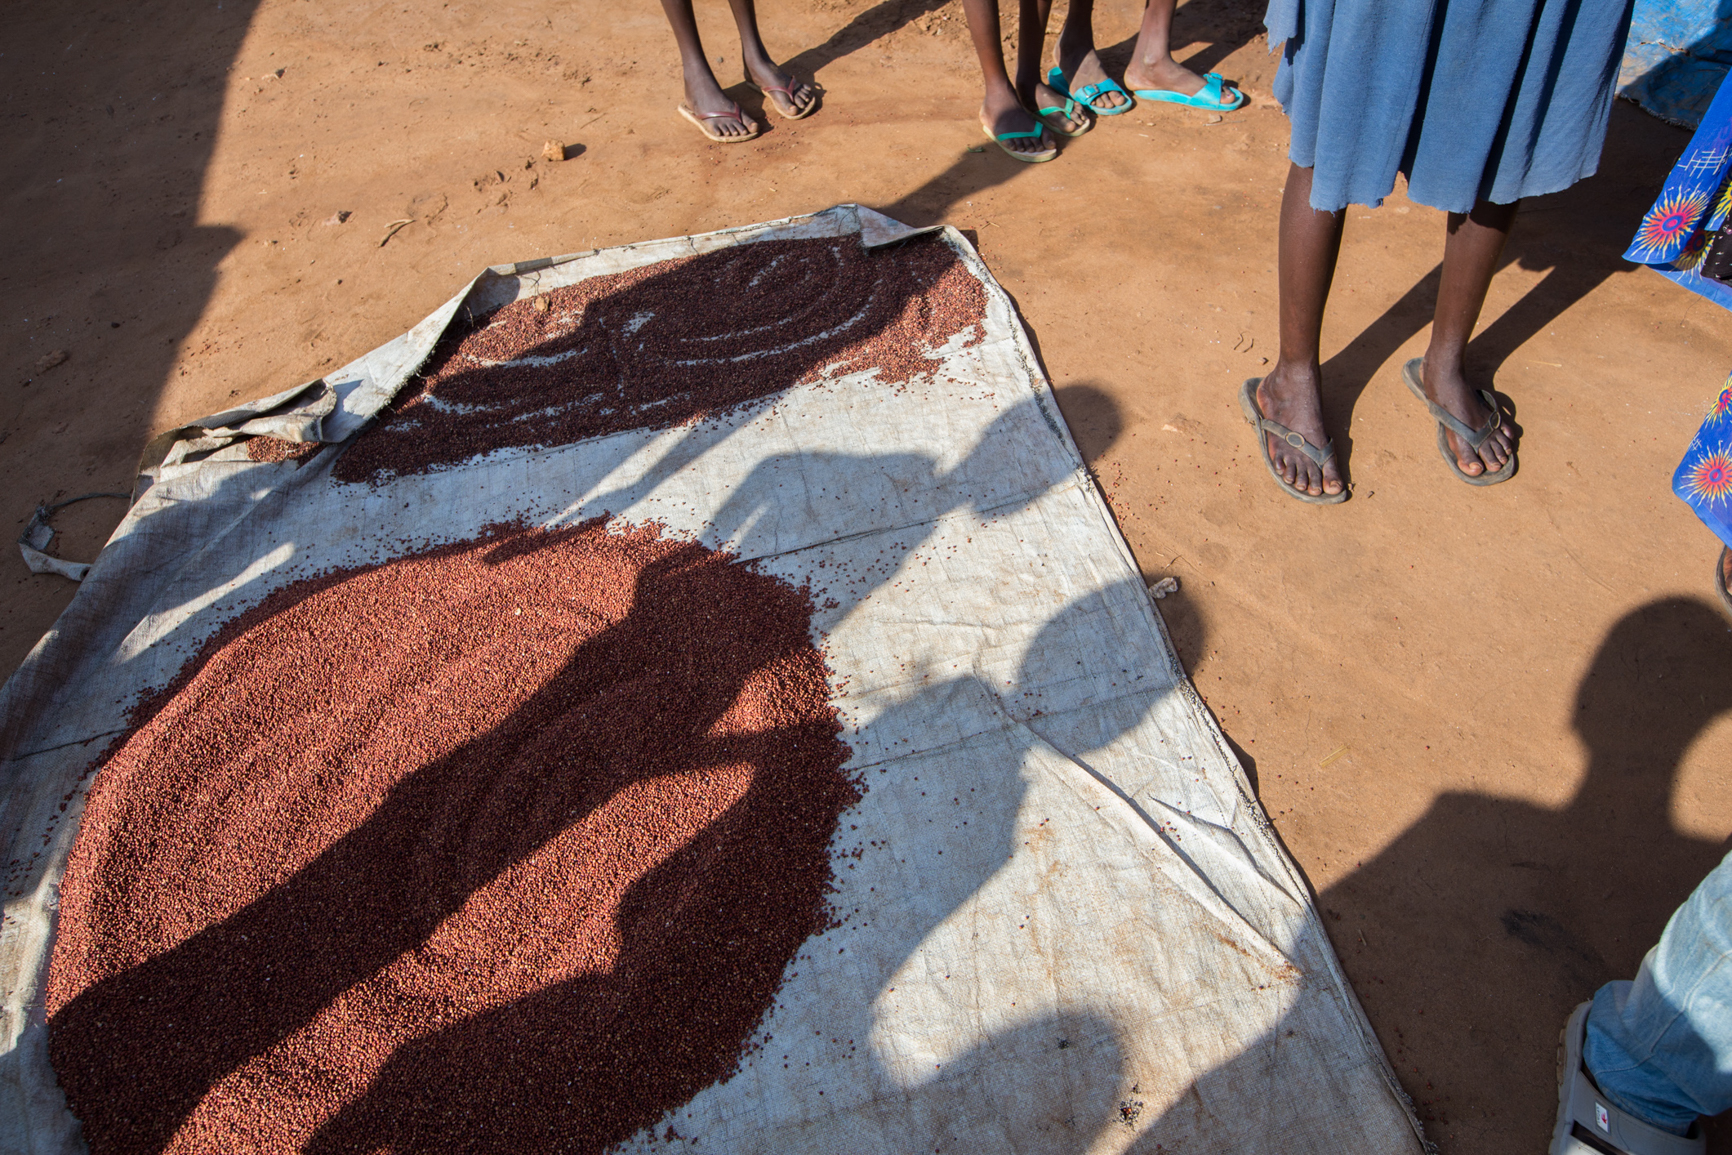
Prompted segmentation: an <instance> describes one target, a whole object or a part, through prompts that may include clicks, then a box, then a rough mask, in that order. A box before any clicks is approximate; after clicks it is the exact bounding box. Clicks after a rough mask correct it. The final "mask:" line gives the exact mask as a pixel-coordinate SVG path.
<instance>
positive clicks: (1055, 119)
mask: <svg viewBox="0 0 1732 1155" xmlns="http://www.w3.org/2000/svg"><path fill="white" fill-rule="evenodd" d="M1017 95H1018V96H1020V97H1021V98H1022V102H1023V104H1024V106H1025V107H1028V108H1059V109H1062V108H1063V107H1064V106H1065V104H1066V103H1067V101H1066V98H1065V95H1064V93H1062V92H1059V91H1058V90H1057V89H1054V88H1048V87H1047V86H1046V85H1044V84H1036V85H1035V86H1034V87H1033V88H1032V89H1031V90H1029V91H1028V92H1019V93H1018V94H1017ZM1078 105H1079V107H1078V110H1077V111H1076V112H1074V113H1072V114H1071V115H1069V116H1066V115H1065V114H1064V113H1063V112H1049V113H1047V114H1046V115H1045V116H1044V117H1038V118H1037V119H1041V120H1044V121H1046V122H1047V126H1048V127H1049V128H1052V129H1054V130H1055V131H1058V132H1062V133H1066V134H1068V135H1071V136H1075V135H1077V134H1078V133H1080V132H1082V131H1083V130H1084V129H1086V128H1088V126H1089V121H1088V113H1086V112H1083V111H1082V108H1085V107H1087V106H1086V105H1083V104H1082V103H1081V102H1080V101H1079V102H1078Z"/></svg>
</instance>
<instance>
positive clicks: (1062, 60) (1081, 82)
mask: <svg viewBox="0 0 1732 1155" xmlns="http://www.w3.org/2000/svg"><path fill="white" fill-rule="evenodd" d="M1067 23H1068V22H1067ZM1058 66H1059V69H1060V71H1062V72H1063V73H1064V82H1065V85H1066V87H1068V88H1069V89H1070V90H1071V91H1072V92H1076V91H1077V90H1078V89H1082V88H1087V87H1088V86H1089V85H1091V84H1099V83H1100V82H1101V81H1103V80H1110V79H1112V78H1111V77H1110V76H1108V75H1107V70H1106V69H1105V68H1102V67H1101V58H1100V57H1099V56H1096V55H1095V46H1094V45H1093V44H1088V43H1072V42H1067V41H1066V39H1065V37H1064V36H1063V35H1061V36H1060V37H1059V39H1058ZM1086 103H1087V104H1088V106H1089V107H1090V108H1092V109H1094V110H1095V111H1097V112H1100V111H1104V110H1106V109H1111V108H1120V107H1122V106H1124V105H1125V104H1127V103H1129V102H1128V101H1127V100H1126V98H1125V97H1124V95H1123V94H1121V93H1117V92H1110V91H1109V92H1099V93H1096V94H1095V97H1094V99H1093V100H1090V101H1087V102H1086Z"/></svg>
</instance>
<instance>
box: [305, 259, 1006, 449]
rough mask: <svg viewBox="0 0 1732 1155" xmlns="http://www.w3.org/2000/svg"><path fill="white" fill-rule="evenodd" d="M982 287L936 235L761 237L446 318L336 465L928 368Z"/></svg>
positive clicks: (708, 411) (628, 424) (602, 427)
mask: <svg viewBox="0 0 1732 1155" xmlns="http://www.w3.org/2000/svg"><path fill="white" fill-rule="evenodd" d="M985 314H986V293H985V290H984V289H983V288H982V286H981V283H980V281H979V280H978V279H977V278H975V277H974V276H973V275H972V274H971V273H969V271H968V268H967V266H966V265H965V264H964V263H963V262H962V259H961V258H960V257H959V256H958V255H957V254H956V252H955V250H953V249H951V248H950V246H949V245H947V244H945V243H944V241H943V240H942V239H940V238H937V237H927V238H921V239H918V240H914V241H910V242H909V243H907V244H906V245H903V246H901V247H900V248H899V249H897V250H894V251H879V252H868V251H866V250H864V249H862V248H861V247H860V242H859V241H858V239H856V238H854V237H838V238H819V239H815V240H797V241H763V242H759V243H756V244H745V245H736V246H733V247H730V248H726V249H720V250H717V251H715V252H711V253H705V254H703V255H700V256H695V257H681V258H679V259H676V260H670V261H661V262H658V263H656V264H653V265H647V266H645V267H643V268H640V269H632V270H630V271H628V272H623V273H613V274H608V275H605V276H598V277H592V278H590V279H588V280H586V281H581V282H579V283H578V284H575V285H571V286H569V287H567V288H563V289H555V290H553V291H551V292H548V293H545V294H543V295H541V296H539V297H535V298H533V299H526V300H522V301H516V302H514V303H512V304H510V305H506V306H504V307H503V308H500V309H498V310H496V311H495V312H493V313H492V314H491V315H489V316H487V317H486V318H484V319H482V320H480V321H479V322H477V323H476V324H473V325H466V326H453V329H452V331H451V332H450V333H449V334H447V336H446V338H445V339H444V340H443V341H442V342H441V343H440V345H439V347H438V349H436V350H435V352H434V354H433V356H432V357H431V358H430V360H429V362H428V365H427V368H426V370H425V371H424V373H423V374H422V375H421V376H420V377H419V378H417V379H416V380H415V381H414V382H412V383H411V384H409V385H407V386H405V388H404V390H403V392H402V393H401V394H400V395H399V396H398V398H397V399H396V400H395V401H394V402H393V403H392V405H391V407H390V408H389V410H387V412H386V413H385V414H384V415H383V417H382V418H381V420H380V422H379V424H378V425H376V426H375V427H374V428H372V429H371V430H369V431H368V432H366V433H365V434H363V435H362V436H361V437H360V438H358V439H357V440H356V442H355V444H354V445H352V446H350V447H349V449H348V450H347V452H345V453H344V455H343V456H342V457H341V458H340V459H339V460H338V461H337V463H336V466H335V468H334V470H333V475H334V476H335V477H336V478H337V479H338V480H341V481H361V480H366V479H369V478H377V477H380V476H386V475H390V474H392V473H399V474H401V473H417V472H423V471H425V470H426V469H428V468H429V467H431V466H435V465H441V464H449V463H452V462H457V461H463V460H466V459H468V458H470V457H473V456H475V455H477V454H481V453H486V452H488V451H489V450H493V449H501V448H505V447H508V446H546V445H566V444H569V443H571V442H574V441H579V440H582V439H583V438H586V437H595V436H598V435H600V434H605V433H614V432H618V431H620V430H624V429H636V428H642V427H649V428H664V427H666V426H670V425H677V424H680V423H681V422H685V421H691V420H696V419H700V418H703V417H706V416H710V415H713V414H716V413H718V412H721V411H723V410H726V409H728V408H730V407H732V406H735V405H739V404H741V403H743V402H747V401H751V400H754V399H757V398H760V397H764V396H767V395H769V394H771V393H774V392H777V391H779V390H782V389H787V388H789V387H790V386H793V385H797V384H801V383H803V382H807V381H813V380H816V379H818V378H819V377H820V376H822V375H824V374H826V373H841V372H850V371H854V370H862V369H870V368H876V369H877V370H878V374H879V375H878V379H879V380H880V381H881V382H883V383H885V384H893V383H897V382H905V381H907V380H909V379H910V378H912V377H914V376H916V375H918V374H921V373H926V372H930V371H931V370H932V369H933V367H934V366H935V365H936V363H937V362H936V361H935V360H933V359H932V358H930V357H929V356H928V354H929V353H930V351H932V350H934V349H936V348H937V347H939V346H941V345H943V344H944V343H945V342H947V341H948V340H949V339H950V338H951V337H953V336H955V335H957V334H959V333H962V332H965V331H967V330H969V329H971V328H972V329H973V333H972V334H971V338H970V343H974V342H978V341H979V340H980V339H982V338H983V337H984V336H985V327H984V325H983V324H982V322H983V320H984V318H985Z"/></svg>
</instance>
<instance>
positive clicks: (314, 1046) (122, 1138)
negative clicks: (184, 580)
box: [47, 522, 857, 1155]
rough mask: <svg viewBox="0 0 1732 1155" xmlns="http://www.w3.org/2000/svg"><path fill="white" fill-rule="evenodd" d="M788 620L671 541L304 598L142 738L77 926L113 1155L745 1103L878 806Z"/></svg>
mask: <svg viewBox="0 0 1732 1155" xmlns="http://www.w3.org/2000/svg"><path fill="white" fill-rule="evenodd" d="M810 613H811V605H810V601H809V599H808V596H807V594H806V592H805V591H804V590H797V589H794V588H792V587H790V586H788V585H787V584H786V583H783V582H781V581H778V580H777V579H775V578H772V577H769V576H767V575H764V574H761V573H758V572H756V571H755V570H754V569H753V568H751V567H750V566H747V565H742V564H740V563H739V562H737V561H735V560H733V559H731V558H730V557H729V556H728V555H726V554H720V553H716V552H714V551H711V550H708V549H705V548H703V547H701V546H698V545H693V544H689V543H683V542H679V541H674V540H670V539H668V538H666V537H664V536H662V535H661V533H660V532H659V530H658V529H657V528H656V527H654V526H651V527H645V528H622V529H612V530H610V529H609V528H607V527H605V526H603V525H602V524H600V523H599V522H591V523H586V524H584V525H581V526H577V527H574V528H569V529H565V530H561V531H554V532H544V531H542V530H537V529H529V530H525V529H520V528H513V529H501V530H497V531H495V532H493V533H491V534H490V535H488V536H486V537H484V538H482V539H480V540H478V541H474V542H468V543H464V544H460V545H455V546H449V547H444V548H440V549H435V550H431V551H429V552H426V553H422V554H419V555H416V556H412V557H407V558H403V559H400V560H396V561H391V562H388V563H386V564H382V565H379V566H374V567H368V568H361V569H355V570H348V571H344V572H339V573H334V574H331V575H327V576H324V577H320V578H317V579H311V580H306V581H302V582H299V583H297V584H295V585H292V586H289V587H288V588H285V589H283V590H281V591H279V592H277V593H275V594H273V595H271V596H270V597H268V598H267V599H266V600H265V602H264V603H263V604H261V605H260V606H258V607H257V608H255V609H253V610H251V611H248V612H247V613H245V614H242V615H241V616H239V617H238V618H237V619H236V620H234V621H233V622H232V623H230V624H229V625H228V626H226V627H225V628H223V629H222V630H221V632H220V633H219V634H218V635H217V636H216V637H215V638H214V639H213V640H212V641H211V643H210V644H209V645H208V646H206V647H205V649H204V650H203V652H202V653H201V654H200V655H199V656H198V657H197V658H196V659H195V660H193V661H192V662H190V663H189V664H188V666H187V668H186V669H185V670H184V671H183V672H182V673H181V675H180V677H179V678H178V679H177V681H176V682H175V683H174V684H173V685H171V686H169V687H168V688H167V689H166V690H164V691H163V692H162V693H160V694H158V695H156V696H155V697H154V698H153V699H152V700H151V701H149V702H147V703H145V704H144V705H143V706H141V707H140V708H139V715H138V718H137V719H136V721H137V725H136V728H135V729H134V730H133V731H132V732H131V733H130V734H129V735H126V736H124V737H123V738H121V739H120V740H119V742H118V743H117V745H116V747H115V748H114V749H113V751H112V752H111V754H110V755H109V756H108V757H107V760H106V762H105V764H104V765H103V767H102V769H101V771H100V773H99V774H98V776H97V778H96V780H95V784H94V788H93V789H92V791H91V793H90V796H89V799H88V803H87V808H86V810H85V814H84V817H83V824H82V827H81V829H80V832H79V837H78V842H77V844H76V847H75V849H74V851H73V854H72V857H71V861H70V863H69V865H68V867H67V870H66V875H65V880H64V882H63V885H62V890H61V896H60V916H59V918H60V921H59V935H58V938H57V940H56V942H55V947H54V956H53V962H52V968H51V971H50V975H49V982H48V992H47V1010H48V1016H49V1020H48V1021H49V1032H50V1035H49V1042H50V1054H51V1057H52V1059H53V1061H54V1065H55V1069H56V1070H57V1071H58V1073H59V1075H60V1080H61V1084H62V1086H63V1087H64V1088H65V1090H66V1094H67V1097H68V1100H69V1102H70V1103H71V1105H72V1109H73V1111H74V1112H75V1113H76V1114H77V1115H78V1117H79V1118H80V1120H82V1122H83V1126H84V1136H85V1138H86V1140H88V1142H89V1145H90V1149H91V1151H92V1152H93V1153H95V1155H108V1153H111V1152H157V1151H164V1150H168V1151H176V1152H181V1151H187V1152H193V1151H198V1152H224V1153H230V1152H236V1151H246V1152H296V1151H303V1150H305V1151H311V1152H338V1151H364V1152H373V1151H395V1152H458V1151H462V1152H475V1151H500V1152H512V1153H517V1152H528V1151H577V1152H599V1151H602V1150H603V1149H605V1148H606V1147H608V1146H609V1145H610V1144H612V1143H615V1142H617V1141H619V1140H621V1139H623V1138H625V1137H627V1136H629V1135H631V1134H632V1133H634V1132H635V1131H636V1130H637V1129H638V1128H640V1127H643V1126H646V1125H648V1124H651V1123H653V1122H655V1121H656V1120H657V1119H658V1118H659V1117H660V1116H661V1115H662V1114H663V1113H664V1112H665V1111H666V1110H668V1109H671V1108H673V1107H675V1106H678V1105H679V1104H681V1103H683V1102H685V1101H686V1100H688V1099H689V1098H690V1097H691V1096H692V1095H693V1094H695V1093H696V1092H697V1091H699V1090H700V1089H702V1088H703V1087H705V1086H707V1085H709V1084H711V1083H713V1082H715V1081H717V1080H719V1079H723V1078H725V1077H727V1076H728V1075H729V1074H730V1073H731V1072H732V1071H733V1070H735V1069H736V1066H737V1064H738V1063H739V1062H740V1061H741V1059H742V1054H743V1048H745V1047H746V1046H747V1045H748V1041H749V1039H750V1037H751V1035H752V1034H753V1032H754V1030H755V1029H756V1026H757V1024H758V1023H759V1021H760V1019H761V1018H762V1016H763V1014H764V1012H765V1010H766V1009H767V1008H768V1007H770V1006H771V1005H772V1001H773V996H774V994H775V992H776V990H777V988H778V985H779V983H780V982H781V977H782V972H783V968H784V966H785V965H786V964H787V962H788V961H789V960H790V959H791V958H793V957H794V955H795V953H796V951H797V950H798V948H799V946H800V944H801V942H802V941H803V940H804V939H806V938H807V937H808V936H809V935H811V934H812V933H814V932H816V931H818V930H820V929H822V928H823V927H824V926H826V925H827V917H828V912H827V908H826V904H825V894H826V893H827V888H828V887H829V885H830V882H831V866H830V852H829V842H830V838H831V835H832V833H833V831H834V830H835V828H836V825H837V820H838V817H839V816H840V814H841V812H842V811H843V810H844V809H845V808H846V807H848V806H850V805H852V803H853V802H854V800H855V799H856V798H857V794H856V792H855V788H854V786H853V785H852V783H851V782H850V781H849V780H848V778H847V777H846V776H845V775H844V774H843V772H842V765H843V761H844V759H845V757H846V755H847V749H846V747H845V746H843V745H842V743H841V742H840V740H839V738H838V733H839V724H838V722H837V718H836V714H835V711H834V709H833V708H832V707H831V705H830V703H829V691H828V686H827V683H826V669H825V665H824V661H823V659H822V657H821V655H820V654H819V652H818V651H817V650H816V649H814V647H813V645H812V642H811V640H810V636H809V628H810V625H809V620H810Z"/></svg>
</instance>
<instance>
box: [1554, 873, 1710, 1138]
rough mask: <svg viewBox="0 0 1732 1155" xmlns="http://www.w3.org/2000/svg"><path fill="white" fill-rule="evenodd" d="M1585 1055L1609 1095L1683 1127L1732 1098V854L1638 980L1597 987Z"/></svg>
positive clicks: (1663, 1125) (1659, 1123) (1676, 1128)
mask: <svg viewBox="0 0 1732 1155" xmlns="http://www.w3.org/2000/svg"><path fill="white" fill-rule="evenodd" d="M1582 1059H1583V1062H1584V1063H1585V1064H1586V1066H1587V1068H1588V1073H1589V1074H1591V1075H1592V1076H1593V1077H1594V1082H1596V1083H1598V1084H1599V1086H1600V1090H1601V1091H1602V1092H1604V1094H1605V1096H1606V1098H1608V1099H1610V1100H1611V1101H1612V1102H1613V1103H1615V1104H1617V1106H1618V1107H1620V1108H1622V1109H1623V1110H1624V1111H1626V1112H1628V1113H1629V1114H1631V1115H1634V1116H1636V1118H1638V1119H1641V1120H1644V1121H1645V1122H1648V1123H1651V1124H1653V1125H1654V1126H1656V1127H1659V1128H1660V1129H1662V1130H1665V1131H1670V1132H1672V1133H1673V1134H1676V1135H1683V1134H1686V1133H1688V1131H1689V1130H1690V1125H1691V1124H1692V1123H1694V1122H1695V1121H1696V1117H1697V1116H1698V1115H1718V1114H1719V1113H1720V1112H1722V1111H1724V1110H1726V1109H1727V1108H1728V1107H1732V854H1728V855H1727V856H1726V858H1725V859H1724V860H1722V861H1721V863H1720V865H1719V866H1716V867H1715V868H1714V870H1713V872H1712V873H1710V874H1709V875H1708V877H1707V878H1705V879H1703V880H1702V883H1701V885H1699V886H1698V887H1696V889H1695V891H1694V892H1692V893H1691V895H1690V897H1689V898H1687V899H1685V900H1684V905H1683V906H1681V907H1679V908H1678V910H1677V912H1676V913H1675V914H1673V915H1672V920H1671V921H1670V922H1668V923H1667V924H1666V929H1665V931H1664V932H1663V933H1662V934H1661V935H1660V942H1659V945H1658V946H1656V947H1654V949H1653V950H1650V951H1649V952H1648V955H1647V957H1646V958H1644V959H1643V960H1642V965H1641V968H1640V969H1639V970H1637V971H1636V979H1635V981H1634V982H1625V981H1622V980H1620V981H1618V982H1612V983H1607V984H1606V985H1605V986H1603V987H1601V988H1600V989H1599V991H1598V992H1597V993H1595V995H1594V1005H1593V1007H1592V1009H1590V1010H1589V1011H1588V1027H1587V1039H1586V1042H1585V1044H1584V1046H1583V1051H1582Z"/></svg>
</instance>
